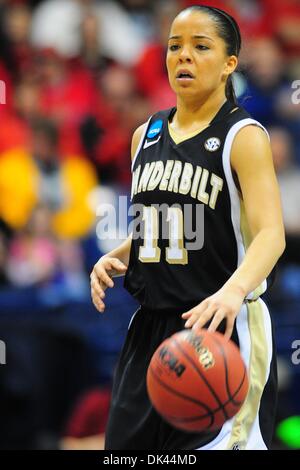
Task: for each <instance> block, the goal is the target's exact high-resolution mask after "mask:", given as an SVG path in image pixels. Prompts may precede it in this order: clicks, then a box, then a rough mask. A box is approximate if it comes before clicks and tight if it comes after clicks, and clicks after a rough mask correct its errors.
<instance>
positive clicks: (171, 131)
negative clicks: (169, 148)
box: [168, 121, 208, 145]
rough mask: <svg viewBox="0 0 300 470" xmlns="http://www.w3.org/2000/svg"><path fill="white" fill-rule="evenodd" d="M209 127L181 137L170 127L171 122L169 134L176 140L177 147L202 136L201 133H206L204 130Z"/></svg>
mask: <svg viewBox="0 0 300 470" xmlns="http://www.w3.org/2000/svg"><path fill="white" fill-rule="evenodd" d="M207 127H208V126H205V127H203V128H202V129H197V130H196V131H193V132H188V133H186V134H184V135H179V134H177V132H176V131H174V129H172V127H171V125H170V122H169V121H168V129H169V133H170V136H171V137H172V139H173V140H174V142H175V144H176V145H178V144H181V142H184V141H185V140H188V139H191V138H192V137H195V136H196V135H197V134H200V132H202V131H204V129H206V128H207Z"/></svg>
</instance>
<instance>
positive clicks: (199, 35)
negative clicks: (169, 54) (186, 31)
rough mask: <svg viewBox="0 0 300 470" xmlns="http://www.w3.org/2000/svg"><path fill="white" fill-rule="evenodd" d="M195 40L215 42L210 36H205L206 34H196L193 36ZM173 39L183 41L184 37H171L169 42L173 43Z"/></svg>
mask: <svg viewBox="0 0 300 470" xmlns="http://www.w3.org/2000/svg"><path fill="white" fill-rule="evenodd" d="M192 38H193V39H209V40H210V41H214V40H213V39H212V38H210V37H209V36H205V35H204V34H195V35H194V36H192ZM171 39H182V36H176V35H175V36H170V37H169V41H171Z"/></svg>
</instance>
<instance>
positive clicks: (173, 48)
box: [169, 44, 179, 51]
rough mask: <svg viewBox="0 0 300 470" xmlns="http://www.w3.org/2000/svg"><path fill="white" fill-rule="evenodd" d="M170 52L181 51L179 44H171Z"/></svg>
mask: <svg viewBox="0 0 300 470" xmlns="http://www.w3.org/2000/svg"><path fill="white" fill-rule="evenodd" d="M169 49H170V51H177V50H178V49H179V46H178V44H171V46H170V47H169Z"/></svg>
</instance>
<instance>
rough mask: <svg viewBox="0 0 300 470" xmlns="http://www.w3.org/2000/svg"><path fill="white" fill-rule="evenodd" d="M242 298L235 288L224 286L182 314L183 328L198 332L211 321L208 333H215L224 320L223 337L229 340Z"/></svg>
mask: <svg viewBox="0 0 300 470" xmlns="http://www.w3.org/2000/svg"><path fill="white" fill-rule="evenodd" d="M244 298H245V294H244V292H242V291H241V289H239V288H237V287H235V286H224V287H222V288H221V289H220V290H218V291H217V292H216V293H215V294H213V295H211V296H210V297H207V298H206V299H204V300H203V301H202V302H201V303H200V304H198V305H196V307H194V308H192V309H191V310H189V311H188V312H185V313H183V314H182V318H183V319H184V320H187V321H186V323H185V325H184V326H185V327H186V328H192V329H193V330H198V329H199V328H203V327H204V325H205V324H206V323H207V322H209V321H210V320H211V323H210V325H209V328H208V331H216V329H217V328H218V326H219V325H220V323H221V321H222V320H223V319H226V331H225V337H226V338H228V339H230V337H231V335H232V332H233V327H234V322H235V319H236V317H237V315H238V313H239V311H240V309H241V306H242V304H243V301H244Z"/></svg>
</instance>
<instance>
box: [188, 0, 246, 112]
mask: <svg viewBox="0 0 300 470" xmlns="http://www.w3.org/2000/svg"><path fill="white" fill-rule="evenodd" d="M183 11H199V12H203V13H207V14H208V15H209V16H210V17H211V18H212V20H213V21H214V22H215V25H216V29H217V33H218V35H219V37H220V38H221V39H223V41H224V42H225V44H226V52H227V54H228V55H235V56H237V57H238V56H239V53H240V50H241V45H242V38H241V32H240V28H239V25H238V24H237V22H236V21H235V19H234V18H233V17H232V16H231V15H229V14H228V13H226V12H225V11H223V10H220V9H219V8H215V7H209V6H207V5H193V6H191V7H188V8H186V9H185V10H183ZM225 95H226V98H227V99H228V100H229V101H232V102H233V103H235V104H236V103H237V99H236V95H235V91H234V87H233V82H232V76H231V75H229V77H228V79H227V82H226V87H225Z"/></svg>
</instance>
